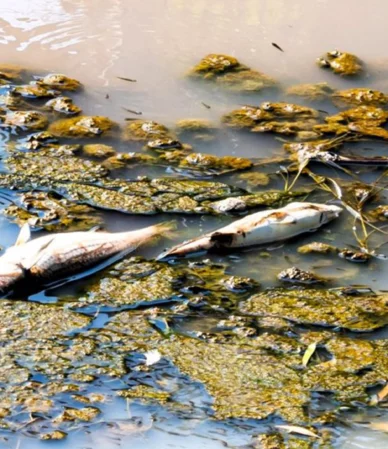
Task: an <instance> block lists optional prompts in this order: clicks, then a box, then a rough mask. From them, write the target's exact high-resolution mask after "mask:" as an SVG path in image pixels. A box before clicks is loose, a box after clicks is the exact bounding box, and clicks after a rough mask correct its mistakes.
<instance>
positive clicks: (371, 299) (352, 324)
mask: <svg viewBox="0 0 388 449" xmlns="http://www.w3.org/2000/svg"><path fill="white" fill-rule="evenodd" d="M386 304H387V295H386V294H385V293H382V294H380V295H373V294H369V295H359V296H352V297H351V299H350V298H349V297H348V296H347V295H346V293H345V292H342V291H341V290H311V289H309V290H285V289H273V290H267V291H266V292H263V293H259V294H257V295H255V296H252V297H251V298H250V299H249V300H248V301H246V302H245V303H241V310H242V311H243V312H246V313H249V314H256V315H270V316H275V317H280V318H285V319H288V320H290V321H293V322H296V323H301V324H313V325H316V326H324V327H341V328H343V329H348V330H351V331H354V332H371V331H373V330H375V329H379V328H381V327H383V326H385V325H386V324H388V309H387V305H386Z"/></svg>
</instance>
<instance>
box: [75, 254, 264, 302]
mask: <svg viewBox="0 0 388 449" xmlns="http://www.w3.org/2000/svg"><path fill="white" fill-rule="evenodd" d="M225 268H226V267H224V266H222V265H221V266H220V265H214V264H211V263H198V264H191V265H189V266H185V265H172V266H169V265H166V264H164V263H162V262H155V261H146V260H144V259H142V258H138V257H137V258H136V257H132V258H130V259H128V260H125V261H123V262H121V263H120V264H118V265H116V266H114V267H113V269H112V270H111V272H110V274H109V275H108V276H106V277H103V278H102V279H101V280H99V281H97V282H96V283H95V284H93V285H92V286H91V287H90V288H89V290H88V292H87V294H86V295H85V296H84V297H81V298H80V299H79V302H78V303H77V305H79V306H88V305H90V304H98V305H100V306H105V307H121V306H132V307H138V306H139V305H146V304H155V303H160V302H175V301H179V302H182V301H184V300H190V299H192V298H194V297H195V296H197V295H198V294H199V292H202V293H203V295H204V300H205V302H206V303H216V304H220V303H221V302H222V300H221V298H220V297H221V296H223V295H225V296H226V294H228V295H227V296H228V297H229V299H230V300H232V299H233V298H234V299H236V298H237V296H238V294H243V293H244V292H248V291H251V290H253V289H255V288H256V287H257V284H256V283H255V282H254V281H253V280H251V279H249V278H244V279H240V280H238V279H237V278H235V277H231V276H228V275H226V274H225Z"/></svg>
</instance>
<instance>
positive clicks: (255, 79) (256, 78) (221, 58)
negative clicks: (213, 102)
mask: <svg viewBox="0 0 388 449" xmlns="http://www.w3.org/2000/svg"><path fill="white" fill-rule="evenodd" d="M188 76H190V77H192V78H200V79H203V80H207V81H215V82H216V83H217V84H219V85H220V86H222V87H225V88H227V89H229V90H231V91H235V92H259V91H261V90H263V89H266V88H269V87H274V86H275V85H276V81H275V80H274V79H272V78H271V77H269V76H267V75H265V74H264V73H261V72H259V71H257V70H253V69H250V68H249V67H247V66H245V65H243V64H240V62H239V61H238V60H237V59H236V58H234V57H232V56H227V55H222V54H209V55H207V56H205V57H204V58H203V59H202V60H201V61H200V62H199V63H198V64H197V65H196V66H194V67H193V68H192V69H191V70H190V72H189V73H188Z"/></svg>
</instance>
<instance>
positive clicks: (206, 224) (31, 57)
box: [0, 0, 388, 449]
mask: <svg viewBox="0 0 388 449" xmlns="http://www.w3.org/2000/svg"><path fill="white" fill-rule="evenodd" d="M387 13H388V5H387V3H386V1H384V0H370V1H369V2H360V1H356V2H355V1H354V0H341V1H334V0H326V1H320V0H315V1H311V0H294V1H292V2H291V1H287V0H267V1H266V0H213V1H208V0H195V1H191V2H190V1H187V0H147V1H133V0H109V1H102V0H50V1H46V0H13V1H11V0H2V2H1V4H0V43H1V47H0V48H1V55H2V62H6V63H16V64H20V65H22V66H26V67H27V68H29V69H31V70H32V71H36V73H42V72H60V73H66V74H68V75H69V76H74V77H75V78H77V79H79V80H80V81H81V82H82V83H83V84H84V85H85V87H86V89H85V92H83V93H82V94H77V95H75V96H74V98H75V100H76V102H77V104H79V105H80V106H81V107H82V108H83V110H84V111H85V112H86V113H88V114H90V115H93V114H100V115H107V116H109V117H110V118H112V119H113V120H116V121H118V122H120V123H123V121H124V118H125V117H127V116H128V114H127V113H126V112H125V111H124V110H123V107H125V108H130V109H134V110H137V111H141V112H142V114H143V115H142V117H145V118H148V119H153V120H156V121H158V122H161V123H163V124H165V125H167V126H168V125H172V124H173V123H174V121H176V120H177V119H181V118H189V117H194V118H206V119H211V120H214V121H215V122H216V123H218V122H219V119H220V116H221V115H222V114H223V113H225V112H226V111H227V110H230V109H231V107H232V106H235V105H236V104H241V103H248V104H250V103H251V104H256V103H258V101H263V100H267V99H268V100H269V99H271V100H273V101H275V100H277V99H278V98H279V97H277V95H274V94H271V93H269V94H267V93H263V94H261V95H260V96H257V95H251V96H249V95H246V96H238V95H230V94H229V93H227V92H223V91H220V90H219V89H208V88H202V87H201V86H198V85H193V84H191V83H188V82H187V80H185V79H184V73H185V72H186V71H187V69H188V68H189V67H191V66H193V65H194V64H195V63H196V62H198V60H199V59H200V58H201V57H202V56H204V55H206V54H208V53H210V52H214V53H225V54H230V55H233V56H236V57H238V59H239V60H240V61H242V62H243V63H245V64H247V65H249V66H251V67H252V68H256V69H258V70H262V71H263V72H264V73H267V74H269V75H271V76H273V77H274V78H276V79H277V80H279V81H280V82H281V83H283V84H285V85H291V84H295V83H302V82H309V83H310V82H320V81H328V82H329V83H330V84H331V85H332V86H333V87H336V88H345V87H346V86H349V81H347V80H344V79H341V78H340V77H338V76H335V75H333V74H331V73H329V72H327V71H322V70H321V69H320V68H318V67H317V66H316V65H315V64H314V61H315V59H316V57H318V56H320V55H321V54H323V53H324V52H325V51H328V50H331V49H335V48H339V49H343V50H346V51H349V52H352V53H355V54H357V55H358V56H359V57H360V58H361V59H362V60H364V61H365V63H366V64H367V66H368V72H369V74H370V77H369V79H367V80H363V81H355V82H354V81H352V83H351V85H352V86H357V85H362V86H366V85H368V86H373V87H375V88H379V89H382V90H384V89H385V90H388V82H387V73H388V56H386V55H387V52H386V48H385V42H386V41H387V38H388V31H386V14H387ZM272 42H275V43H277V44H278V45H280V46H281V47H282V48H283V49H284V52H280V51H279V50H277V49H276V48H274V47H273V46H272V45H271V43H272ZM120 76H121V77H128V78H132V79H136V80H137V82H136V83H129V82H126V81H122V80H120V79H118V78H117V77H120ZM107 96H108V98H107ZM203 102H204V103H206V104H209V105H211V109H207V108H205V107H204V106H203V104H202V103H203ZM324 109H327V110H328V111H329V112H332V111H334V110H335V108H334V107H333V106H332V105H324ZM254 137H255V138H252V137H251V136H245V135H240V134H236V133H233V132H229V131H228V132H226V131H225V132H224V133H223V135H222V136H221V139H220V140H218V141H217V143H216V144H210V145H206V146H205V147H204V150H203V151H204V152H209V153H214V154H227V155H238V156H246V157H268V156H270V155H271V154H272V153H273V152H276V151H277V150H278V148H279V145H280V144H279V142H276V141H275V140H274V139H273V138H267V136H260V138H259V139H257V137H256V136H254ZM117 149H118V150H120V151H126V150H127V151H128V147H127V145H125V144H120V146H119V147H118V148H117ZM197 149H198V151H201V148H200V146H198V145H197ZM379 151H380V153H381V152H382V151H385V150H384V149H383V148H379ZM139 173H141V174H150V175H152V174H154V172H153V171H152V170H150V169H149V168H144V169H141V170H136V171H129V172H128V173H127V175H128V176H130V177H135V176H136V175H137V174H139ZM163 173H164V171H163V170H159V171H158V172H157V174H163ZM223 180H224V179H223ZM158 218H159V217H158ZM179 220H180V235H179V237H178V238H177V239H176V241H177V242H178V241H181V240H182V239H183V238H187V237H190V236H193V235H197V234H198V233H199V232H202V231H204V230H208V229H212V228H214V227H215V226H218V225H219V224H220V223H221V222H222V223H225V219H224V218H223V219H219V218H206V219H205V220H202V219H200V218H192V217H190V216H188V217H186V218H179ZM153 222H155V218H154V217H139V216H123V215H120V214H106V223H107V227H108V228H109V229H110V230H122V229H131V228H137V227H140V226H142V225H146V224H150V223H153ZM331 229H332V232H333V231H338V232H339V237H337V239H338V241H342V242H343V241H346V240H345V239H347V238H349V236H348V235H346V236H345V235H344V233H342V234H341V231H342V223H341V222H339V223H338V224H336V225H334V226H332V227H331ZM17 232H18V228H17V227H16V226H14V225H10V224H8V223H7V222H6V221H5V220H4V221H2V222H1V241H0V243H1V244H2V245H4V246H6V245H10V244H12V242H13V241H14V238H15V236H16V234H17ZM323 232H328V231H323ZM349 239H350V240H351V238H349ZM312 240H314V237H311V238H310V237H307V238H305V239H304V241H306V242H307V241H312ZM350 243H352V242H350ZM299 244H300V242H298V243H290V244H289V245H287V246H286V247H284V248H282V249H280V250H277V251H276V253H275V255H274V257H273V261H272V263H271V264H267V263H266V266H265V270H263V268H262V267H263V260H262V259H260V258H259V257H255V256H252V253H251V252H250V251H248V252H243V253H239V254H238V256H237V257H234V258H233V257H230V258H229V262H231V263H232V265H233V272H234V273H240V274H245V275H249V276H252V277H254V278H256V279H257V280H259V281H260V282H262V283H263V285H264V286H269V285H273V283H274V282H273V279H274V278H275V275H276V274H277V273H278V272H279V271H280V270H281V269H283V268H287V267H289V266H290V258H289V257H291V261H292V260H293V259H292V258H293V257H294V256H293V254H294V251H295V248H296V247H297V246H298V245H299ZM159 250H160V248H159V247H154V248H151V249H147V250H143V251H142V252H141V254H144V255H146V256H155V255H156V254H158V252H159ZM286 256H288V257H286ZM215 258H216V257H215ZM248 262H249V269H247V264H248ZM311 265H313V266H315V269H316V271H317V272H318V273H319V274H321V275H326V276H333V277H334V278H335V279H334V281H333V285H342V284H343V280H344V279H346V282H347V283H352V282H356V283H357V284H366V285H371V286H372V287H373V288H379V289H388V281H387V274H388V269H387V266H388V265H387V263H386V262H385V261H377V260H375V261H373V262H372V263H371V264H370V265H369V267H368V268H365V267H364V266H360V265H355V264H348V263H347V262H345V261H340V260H337V261H336V263H335V264H334V265H330V266H328V263H325V260H322V259H320V261H319V263H317V262H316V261H315V260H314V259H309V258H304V259H303V261H299V262H298V266H299V267H300V268H302V269H306V268H309V267H310V266H311ZM65 293H66V292H65V291H63V292H62V293H61V292H59V294H60V295H64V294H65ZM38 298H39V295H38ZM387 375H388V373H387ZM187 398H188V399H187V400H188V401H199V402H200V401H201V400H206V395H205V394H204V392H203V391H202V390H201V389H199V388H198V389H195V388H193V390H192V391H188V392H187ZM104 413H105V415H104V416H105V417H106V419H107V420H108V419H110V420H115V419H118V420H128V419H130V417H131V416H137V417H141V418H142V426H143V427H144V428H140V429H139V428H136V431H127V432H121V433H120V434H119V435H117V434H112V432H110V431H109V430H107V429H106V428H105V427H101V428H98V427H95V428H92V429H91V430H92V431H91V432H90V433H84V432H79V433H78V434H77V433H75V434H72V435H71V436H70V437H69V438H68V439H67V440H65V442H61V443H56V446H57V447H61V448H73V447H79V448H81V447H104V449H105V448H114V447H127V446H128V447H129V446H130V447H132V448H139V449H140V448H144V449H146V448H148V447H151V446H154V445H158V446H159V447H160V448H168V447H175V448H188V449H190V448H194V447H200V448H209V449H210V448H211V449H213V448H214V449H216V448H221V447H225V445H227V446H228V447H229V446H230V447H239V446H243V445H246V444H248V443H249V442H250V438H249V436H247V435H246V434H245V432H244V430H241V429H238V428H236V427H233V426H228V425H227V424H226V423H214V422H209V421H208V419H207V418H206V416H205V415H204V416H201V415H199V416H197V417H192V418H191V419H184V418H182V419H179V417H177V416H175V415H174V414H172V413H170V412H169V411H166V410H164V409H163V408H162V407H155V408H151V409H150V408H148V407H147V406H142V405H134V406H132V408H131V409H130V410H128V409H127V407H126V404H125V402H124V401H118V400H117V399H116V400H112V402H111V403H108V404H106V406H105V408H104ZM358 418H359V419H358V421H363V420H369V419H370V417H368V416H367V413H365V416H360V417H358ZM385 419H387V418H385ZM339 432H341V433H342V440H341V441H342V443H341V446H340V447H341V448H342V449H353V448H361V449H367V448H370V447H373V448H375V449H383V448H384V449H385V448H386V447H387V445H388V436H387V434H386V433H383V432H377V431H371V430H368V431H366V430H364V428H362V427H356V428H354V429H346V430H344V429H341V430H339ZM220 435H222V436H220ZM15 442H16V443H15ZM15 444H17V445H18V446H17V447H19V448H20V449H22V448H27V447H28V448H29V449H30V448H38V447H39V448H40V447H42V446H43V445H42V443H39V442H36V441H32V440H25V439H23V438H22V437H21V439H19V440H15V439H14V438H12V439H11V440H10V441H9V442H7V441H4V442H2V443H0V447H10V448H11V447H12V448H13V447H15ZM47 444H49V443H45V445H47Z"/></svg>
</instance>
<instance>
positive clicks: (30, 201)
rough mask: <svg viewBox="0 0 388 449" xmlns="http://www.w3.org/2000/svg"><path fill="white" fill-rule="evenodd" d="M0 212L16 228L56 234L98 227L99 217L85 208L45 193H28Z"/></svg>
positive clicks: (100, 219) (88, 208) (87, 207)
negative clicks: (43, 230)
mask: <svg viewBox="0 0 388 449" xmlns="http://www.w3.org/2000/svg"><path fill="white" fill-rule="evenodd" d="M3 213H4V214H5V215H6V216H7V217H10V218H12V220H13V221H14V222H15V223H17V224H18V225H19V226H23V225H24V224H25V223H28V224H29V226H30V227H31V228H33V229H34V228H36V229H46V230H47V231H55V232H60V231H63V230H68V231H76V230H77V231H81V230H88V229H91V228H92V227H94V226H97V225H101V224H102V218H101V216H99V215H98V214H96V211H95V210H93V209H92V208H91V207H89V206H85V205H79V204H74V203H71V202H69V201H67V200H66V199H64V198H56V197H55V196H54V195H52V194H50V193H47V192H29V193H24V194H22V195H21V196H20V199H19V200H18V202H17V204H11V205H9V206H7V207H6V208H5V209H4V211H3Z"/></svg>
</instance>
